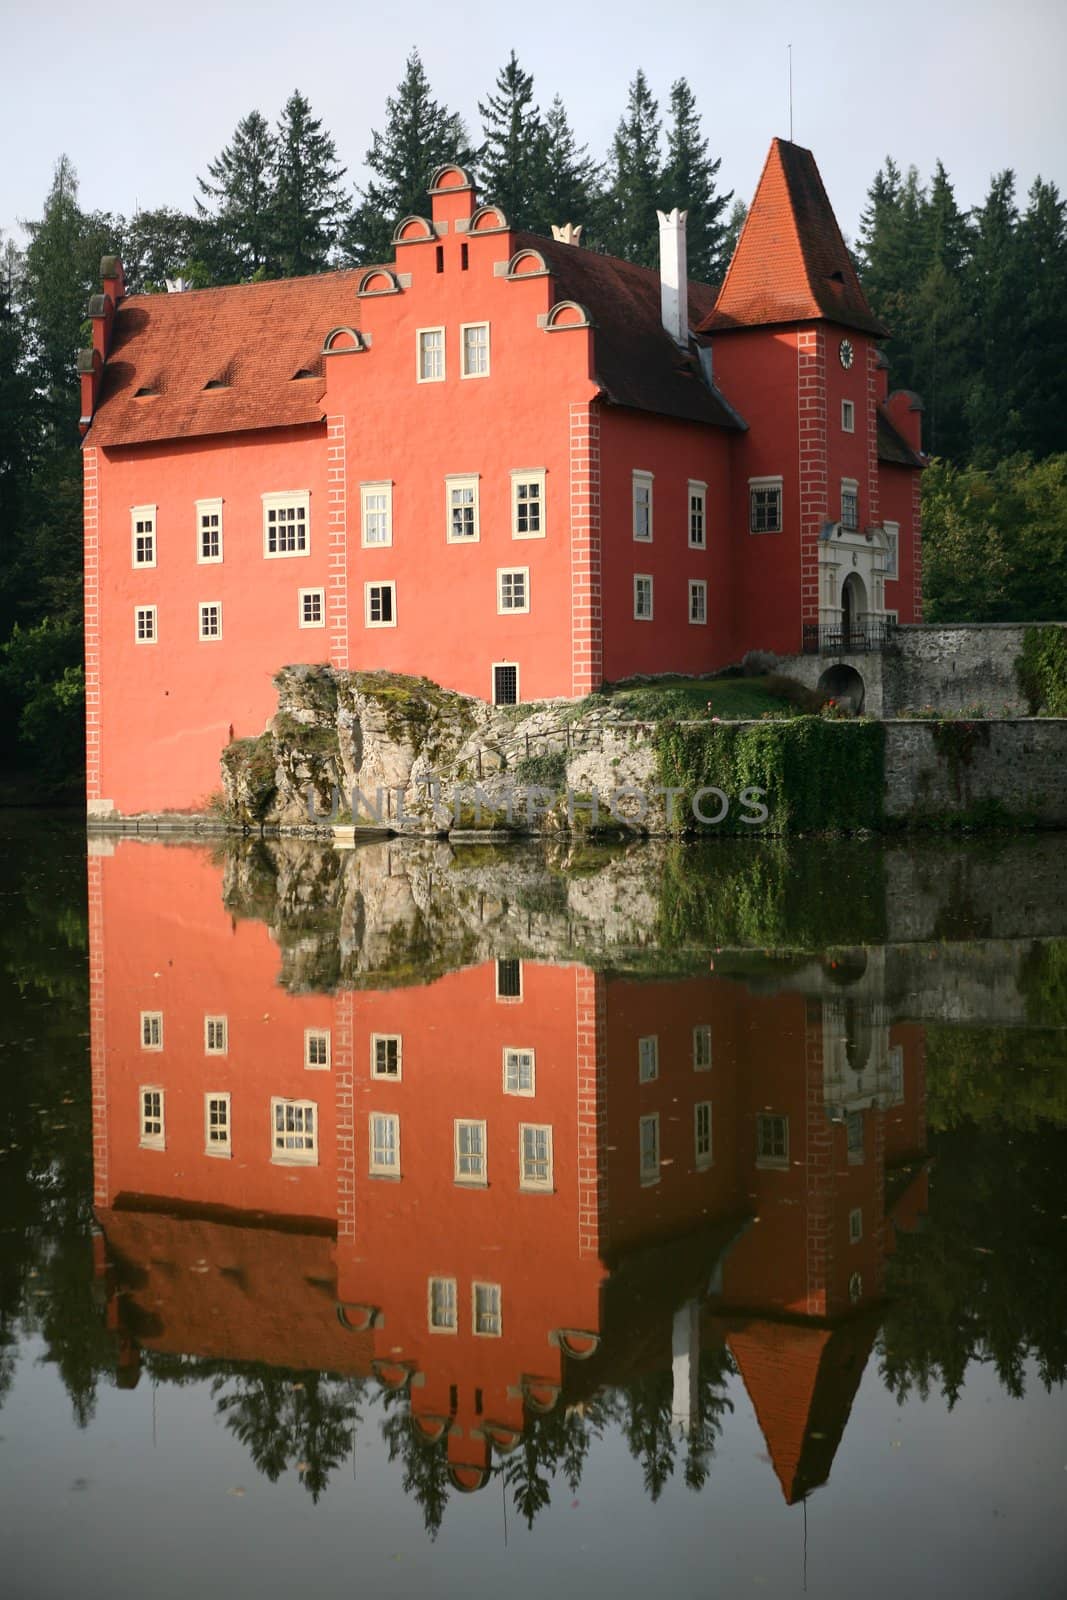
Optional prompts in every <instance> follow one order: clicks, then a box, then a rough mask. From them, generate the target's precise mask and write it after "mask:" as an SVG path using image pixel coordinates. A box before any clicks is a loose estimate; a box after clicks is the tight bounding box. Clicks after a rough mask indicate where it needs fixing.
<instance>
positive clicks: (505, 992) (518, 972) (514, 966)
mask: <svg viewBox="0 0 1067 1600" xmlns="http://www.w3.org/2000/svg"><path fill="white" fill-rule="evenodd" d="M496 997H497V999H498V1000H521V999H522V962H521V961H517V960H511V959H508V960H498V961H497V964H496Z"/></svg>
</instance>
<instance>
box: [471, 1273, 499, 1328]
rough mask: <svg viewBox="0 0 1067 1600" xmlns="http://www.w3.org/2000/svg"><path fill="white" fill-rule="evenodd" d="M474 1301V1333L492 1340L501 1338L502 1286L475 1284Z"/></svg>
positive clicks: (473, 1286)
mask: <svg viewBox="0 0 1067 1600" xmlns="http://www.w3.org/2000/svg"><path fill="white" fill-rule="evenodd" d="M472 1289H473V1299H474V1331H475V1333H480V1334H482V1335H483V1336H484V1337H487V1338H491V1339H499V1338H500V1285H499V1284H498V1283H475V1284H473V1285H472Z"/></svg>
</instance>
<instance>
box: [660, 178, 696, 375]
mask: <svg viewBox="0 0 1067 1600" xmlns="http://www.w3.org/2000/svg"><path fill="white" fill-rule="evenodd" d="M656 215H657V216H658V217H659V284H660V307H661V311H660V314H661V316H662V318H663V326H664V327H665V328H666V330H667V332H668V333H669V334H670V336H671V338H672V339H673V340H674V342H675V344H681V345H687V344H688V343H689V273H688V269H687V263H686V251H685V219H686V217H687V216H688V215H689V213H688V211H679V210H678V207H677V206H675V208H674V210H673V211H671V212H669V213H667V214H666V215H665V214H664V213H663V212H662V211H657V212H656Z"/></svg>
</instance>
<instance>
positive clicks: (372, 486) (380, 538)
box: [359, 482, 393, 549]
mask: <svg viewBox="0 0 1067 1600" xmlns="http://www.w3.org/2000/svg"><path fill="white" fill-rule="evenodd" d="M359 503H360V515H361V519H362V520H361V526H362V529H363V544H364V546H365V547H366V548H367V549H370V548H372V547H373V546H375V545H389V544H392V542H393V485H392V483H391V482H383V483H361V484H360V486H359Z"/></svg>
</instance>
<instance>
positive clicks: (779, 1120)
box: [756, 1115, 789, 1167]
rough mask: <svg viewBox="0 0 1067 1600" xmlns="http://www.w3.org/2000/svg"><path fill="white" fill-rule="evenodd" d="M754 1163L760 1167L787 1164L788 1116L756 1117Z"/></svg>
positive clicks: (784, 1165) (785, 1165)
mask: <svg viewBox="0 0 1067 1600" xmlns="http://www.w3.org/2000/svg"><path fill="white" fill-rule="evenodd" d="M756 1165H757V1166H760V1167H787V1166H788V1165H789V1118H788V1117H779V1116H770V1115H765V1116H759V1117H757V1118H756Z"/></svg>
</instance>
